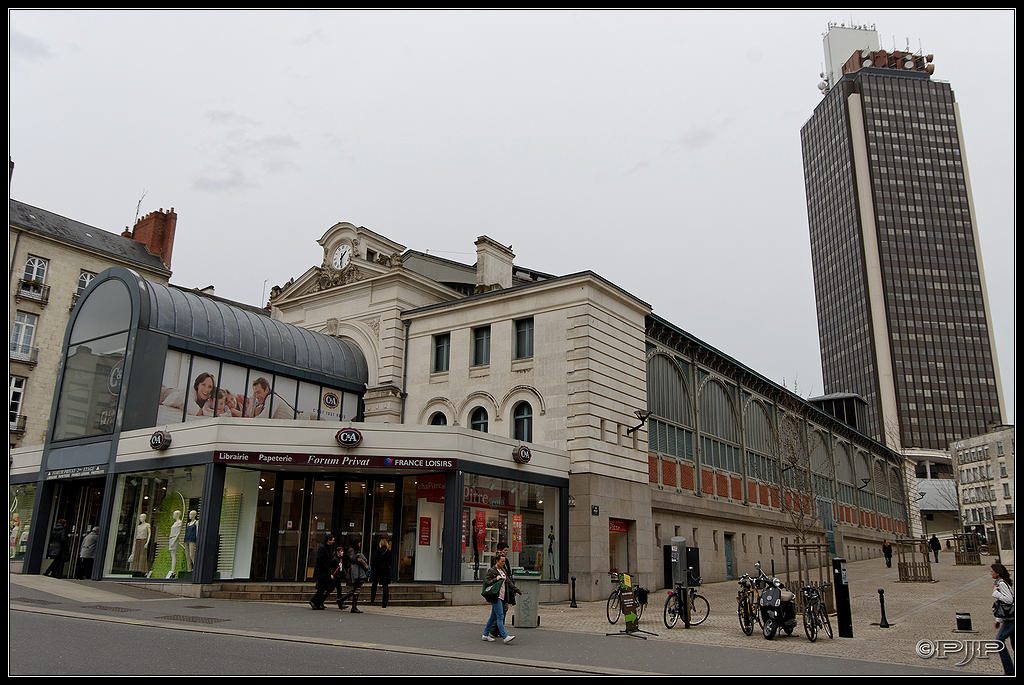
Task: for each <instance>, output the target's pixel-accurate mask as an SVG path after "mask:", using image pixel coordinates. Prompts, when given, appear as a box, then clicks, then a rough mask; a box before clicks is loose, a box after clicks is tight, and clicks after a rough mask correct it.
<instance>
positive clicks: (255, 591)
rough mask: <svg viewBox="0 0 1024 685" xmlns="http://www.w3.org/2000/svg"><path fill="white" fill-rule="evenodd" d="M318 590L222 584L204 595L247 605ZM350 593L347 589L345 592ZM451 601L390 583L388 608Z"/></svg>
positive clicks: (305, 597)
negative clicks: (234, 600)
mask: <svg viewBox="0 0 1024 685" xmlns="http://www.w3.org/2000/svg"><path fill="white" fill-rule="evenodd" d="M314 590H315V588H314V586H313V583H312V582H308V583H253V582H245V581H243V582H238V583H222V584H220V585H214V586H210V585H207V586H206V591H205V592H204V593H203V594H204V596H207V597H210V598H211V599H237V600H242V601H248V602H301V603H306V602H308V601H309V598H310V597H312V596H313V592H314ZM346 591H347V590H346ZM334 600H335V595H334V593H331V598H330V600H329V602H330V603H331V604H333V603H334ZM376 600H377V601H376V602H375V604H377V605H379V604H380V601H381V589H380V587H378V588H377V597H376ZM359 603H360V604H369V603H370V584H369V583H367V584H366V585H364V586H363V588H362V590H360V592H359ZM450 604H451V600H449V599H448V598H447V597H445V595H444V593H442V592H441V591H439V590H437V589H436V588H435V587H434V586H432V585H418V584H399V583H392V584H391V594H390V597H389V599H388V606H420V607H438V606H449V605H450Z"/></svg>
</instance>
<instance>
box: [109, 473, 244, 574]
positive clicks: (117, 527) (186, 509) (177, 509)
mask: <svg viewBox="0 0 1024 685" xmlns="http://www.w3.org/2000/svg"><path fill="white" fill-rule="evenodd" d="M203 471H204V469H203V467H202V466H194V467H189V466H187V467H179V468H174V469H163V470H160V471H143V472H138V473H130V474H125V475H122V476H119V477H118V479H117V485H116V488H115V491H114V511H115V512H116V513H115V516H114V518H113V520H112V521H111V530H110V532H109V535H108V540H109V541H110V542H109V543H108V545H107V550H106V557H105V559H104V562H103V563H104V565H103V573H104V576H106V577H115V578H116V577H128V578H164V579H175V578H176V579H180V580H186V579H190V578H191V577H192V572H193V570H194V569H195V565H196V562H197V557H196V555H197V554H198V552H199V550H198V546H197V544H198V531H199V519H200V517H201V516H202V515H203V513H204V512H203V510H202V507H201V496H202V490H203ZM223 525H224V524H223V512H222V529H223ZM223 546H224V545H223V541H222V544H221V547H222V551H221V554H223V553H224V552H223ZM231 551H232V552H233V551H234V549H232V550H231Z"/></svg>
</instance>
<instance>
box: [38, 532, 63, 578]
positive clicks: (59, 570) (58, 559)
mask: <svg viewBox="0 0 1024 685" xmlns="http://www.w3.org/2000/svg"><path fill="white" fill-rule="evenodd" d="M68 540H69V538H68V530H67V521H65V520H64V519H60V520H59V521H57V525H55V526H54V527H53V531H52V532H51V533H50V543H49V545H47V548H46V556H48V557H49V558H51V559H53V561H51V562H50V566H49V568H47V569H46V573H44V574H43V575H44V576H49V577H51V578H63V577H64V562H65V561H66V560H67V558H68V556H69V555H68Z"/></svg>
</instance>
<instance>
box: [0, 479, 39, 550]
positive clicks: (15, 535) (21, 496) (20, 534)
mask: <svg viewBox="0 0 1024 685" xmlns="http://www.w3.org/2000/svg"><path fill="white" fill-rule="evenodd" d="M35 501H36V484H35V483H24V484H21V485H10V486H8V488H7V517H8V521H7V534H8V538H9V542H10V559H11V561H16V560H17V561H20V560H22V559H23V558H24V557H25V545H26V544H27V543H28V534H29V531H30V530H31V528H32V507H33V506H34V505H35Z"/></svg>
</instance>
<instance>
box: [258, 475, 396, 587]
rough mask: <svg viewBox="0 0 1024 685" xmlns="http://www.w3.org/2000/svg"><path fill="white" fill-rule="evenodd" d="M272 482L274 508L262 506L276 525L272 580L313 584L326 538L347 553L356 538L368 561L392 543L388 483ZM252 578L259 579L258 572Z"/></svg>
mask: <svg viewBox="0 0 1024 685" xmlns="http://www.w3.org/2000/svg"><path fill="white" fill-rule="evenodd" d="M276 482H277V487H276V488H275V490H276V493H275V497H274V498H273V503H272V504H271V501H270V500H267V503H266V505H265V506H267V507H270V506H273V509H274V512H275V513H274V515H273V516H274V519H275V520H276V527H275V534H274V536H273V544H272V549H271V550H270V553H269V554H268V558H269V559H273V569H274V570H273V573H272V574H271V577H272V578H273V579H274V580H282V581H312V580H313V574H314V571H315V565H316V553H317V550H318V549H320V545H322V544H323V543H324V540H325V538H326V536H327V534H328V533H333V534H334V537H335V544H337V545H340V546H343V547H346V548H347V547H349V546H350V545H351V544H352V543H353V541H354V540H355V539H356V538H359V539H360V551H361V552H362V553H363V554H364V555H366V557H367V558H371V556H372V551H373V549H374V548H375V547H376V545H377V543H378V542H379V540H380V538H381V537H382V536H383V537H385V538H386V539H387V540H388V541H389V542H390V541H392V538H393V537H394V530H395V526H396V521H397V518H396V517H397V513H398V512H397V509H396V501H397V500H396V489H397V485H396V483H395V482H393V481H390V480H389V481H384V480H381V481H375V480H370V479H366V480H363V479H359V480H357V479H353V478H350V477H329V478H328V477H321V476H301V477H281V476H280V474H278V477H277V478H276ZM261 506H263V504H262V503H261ZM253 573H254V577H256V576H257V575H258V571H257V570H254V572H253Z"/></svg>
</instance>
